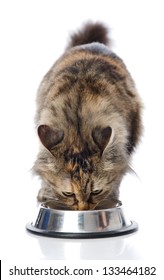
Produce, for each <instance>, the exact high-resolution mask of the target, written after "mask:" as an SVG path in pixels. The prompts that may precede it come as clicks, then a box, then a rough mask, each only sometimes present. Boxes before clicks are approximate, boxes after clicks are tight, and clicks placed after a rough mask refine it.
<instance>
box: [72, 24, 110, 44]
mask: <svg viewBox="0 0 164 280" xmlns="http://www.w3.org/2000/svg"><path fill="white" fill-rule="evenodd" d="M108 34H109V30H108V28H107V27H106V26H105V25H104V24H102V23H100V22H96V23H91V22H88V23H86V24H85V25H84V26H83V28H82V29H81V30H78V31H77V32H76V33H73V34H72V35H71V37H70V42H69V44H68V46H67V49H68V48H72V47H75V46H79V45H84V44H89V43H94V42H98V43H102V44H104V45H108V46H109V45H110V39H109V36H108Z"/></svg>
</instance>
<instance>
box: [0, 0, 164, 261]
mask: <svg viewBox="0 0 164 280" xmlns="http://www.w3.org/2000/svg"><path fill="white" fill-rule="evenodd" d="M162 2H163V1H159V0H156V1H151V0H150V1H146V0H145V1H144V0H134V1H131V0H129V1H128V0H124V1H121V0H120V1H119V0H113V1H110V0H101V1H98V0H94V1H92V0H90V1H89V0H88V1H85V0H83V1H75V0H69V1H66V0H65V1H64V0H60V1H51V0H45V1H42V0H39V1H36V0H31V1H30V0H28V1H23V0H22V1H18V0H15V1H8V0H5V1H1V3H0V21H1V22H0V29H1V31H0V165H1V166H0V172H1V181H0V185H1V189H0V192H1V193H0V207H1V212H0V258H2V259H11V260H13V259H30V260H32V259H35V260H45V259H47V260H53V259H56V260H58V259H62V260H66V259H69V260H74V259H76V260H81V259H85V260H89V259H101V260H107V259H109V260H113V259H115V260H145V261H148V260H151V262H152V261H159V262H160V260H161V258H162V255H163V249H164V241H163V229H164V227H163V188H164V183H163V173H164V171H163V168H164V164H163V158H164V125H163V122H164V102H163V96H164V83H163V82H164V53H163V50H164V40H163V34H164V32H163V30H164V16H163V15H164V8H163V3H162ZM88 19H91V20H94V21H97V20H100V21H103V22H105V23H106V24H107V25H108V26H109V27H110V29H111V37H112V39H113V50H114V51H115V52H116V53H117V54H118V55H119V56H120V57H122V58H123V60H124V61H125V63H126V65H127V67H128V69H129V70H130V72H131V74H132V76H133V78H134V80H135V82H136V85H137V89H138V91H139V93H140V95H141V97H142V100H143V103H144V106H145V109H144V113H143V124H144V127H145V129H144V130H145V132H144V135H143V138H142V143H141V145H140V146H139V148H138V150H137V151H136V153H135V154H134V158H133V162H132V166H133V168H134V170H135V171H136V173H137V175H138V177H137V176H134V175H128V176H126V177H125V179H124V181H123V182H122V186H121V199H122V201H123V203H124V206H126V210H127V212H128V215H129V217H130V219H132V220H135V221H137V222H138V223H139V227H140V229H139V231H138V232H137V233H136V234H133V235H131V236H127V237H119V238H112V239H110V238H107V239H99V240H62V239H49V238H45V237H37V236H32V235H30V234H28V233H27V232H26V231H25V224H26V223H27V222H29V221H31V219H32V217H33V216H34V213H35V212H36V194H37V191H38V188H39V184H40V182H39V181H38V179H37V178H32V177H31V173H30V169H31V167H32V165H33V162H34V160H35V158H36V154H37V150H38V139H37V136H36V132H35V129H34V122H33V118H34V113H35V96H36V91H37V88H38V85H39V83H40V80H41V78H42V76H43V75H44V74H45V73H46V72H47V71H48V69H49V68H50V66H51V65H52V64H53V63H54V61H55V60H56V59H57V58H58V57H59V55H61V54H62V52H63V51H64V48H65V46H66V43H67V39H68V38H69V34H70V32H72V30H76V28H77V27H80V26H81V24H82V23H83V22H85V21H86V20H88Z"/></svg>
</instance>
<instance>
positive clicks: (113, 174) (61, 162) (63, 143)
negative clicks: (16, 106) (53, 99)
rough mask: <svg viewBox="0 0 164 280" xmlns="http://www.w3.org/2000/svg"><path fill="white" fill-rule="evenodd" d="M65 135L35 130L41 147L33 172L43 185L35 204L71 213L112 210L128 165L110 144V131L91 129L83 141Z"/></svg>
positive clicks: (42, 128) (72, 133)
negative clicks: (46, 204)
mask: <svg viewBox="0 0 164 280" xmlns="http://www.w3.org/2000/svg"><path fill="white" fill-rule="evenodd" d="M69 132H70V134H69V133H66V132H65V131H63V130H62V129H60V128H59V127H58V128H57V129H54V128H52V127H50V126H49V125H40V126H39V127H38V135H39V138H40V140H41V143H42V144H43V146H42V151H41V152H40V153H39V156H38V159H37V161H36V163H35V166H34V168H35V171H36V172H37V173H38V174H39V175H40V177H41V178H42V180H43V183H44V185H43V188H42V189H41V191H40V193H39V197H38V200H39V201H45V202H49V205H50V207H54V208H64V209H72V210H88V209H99V208H107V207H113V206H115V205H116V202H117V198H118V187H119V184H120V181H121V179H122V176H123V174H124V173H125V171H126V169H127V165H128V164H127V159H126V157H125V154H124V155H123V154H121V152H120V151H119V149H118V148H117V145H115V143H114V141H113V135H112V134H113V131H112V128H111V127H110V126H107V127H100V126H97V127H94V128H93V129H92V130H91V131H89V132H88V137H85V139H84V138H83V137H82V135H80V136H79V135H78V134H77V131H76V133H75V131H71V129H70V130H69ZM68 134H69V135H68Z"/></svg>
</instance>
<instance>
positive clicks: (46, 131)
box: [38, 125, 64, 150]
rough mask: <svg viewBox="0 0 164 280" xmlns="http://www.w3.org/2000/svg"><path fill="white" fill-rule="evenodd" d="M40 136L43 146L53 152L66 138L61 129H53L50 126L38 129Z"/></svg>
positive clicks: (42, 126) (41, 126)
mask: <svg viewBox="0 0 164 280" xmlns="http://www.w3.org/2000/svg"><path fill="white" fill-rule="evenodd" d="M38 135H39V138H40V140H41V142H42V144H43V145H44V146H45V147H46V148H47V149H48V150H51V149H53V147H55V146H56V145H57V144H59V143H60V142H61V141H62V140H63V138H64V132H63V131H62V130H60V129H52V128H51V127H49V126H48V125H40V126H39V127H38Z"/></svg>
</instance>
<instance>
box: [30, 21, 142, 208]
mask: <svg viewBox="0 0 164 280" xmlns="http://www.w3.org/2000/svg"><path fill="white" fill-rule="evenodd" d="M108 33H109V32H108V28H107V27H106V26H105V25H104V24H103V23H100V22H96V23H92V22H89V23H86V24H85V25H84V26H82V28H81V30H77V32H75V33H73V34H72V35H71V36H70V41H69V43H68V45H67V47H66V50H65V52H64V54H63V55H62V56H61V57H60V58H59V59H58V60H57V61H56V62H55V63H54V65H53V66H52V68H51V69H50V70H49V71H48V73H47V74H46V75H45V76H44V78H43V80H42V82H41V84H40V86H39V89H38V93H37V98H36V105H37V109H36V117H35V123H36V128H37V133H38V136H39V139H40V150H39V153H38V156H37V159H36V162H35V164H34V172H35V173H36V174H37V175H39V176H40V178H41V181H42V186H41V189H40V191H39V193H38V197H37V199H38V201H39V202H43V203H45V205H47V206H49V207H51V208H57V209H70V210H91V209H104V208H112V207H115V206H117V204H118V202H119V187H120V183H121V180H122V178H123V176H124V175H125V174H126V173H127V172H128V171H129V163H130V159H131V155H132V153H133V151H134V150H135V148H136V146H137V144H138V143H139V140H140V138H141V132H142V121H141V111H142V102H141V100H140V97H139V95H138V93H137V91H136V88H135V84H134V81H133V79H132V77H131V75H130V73H129V72H128V70H127V68H126V66H125V64H124V62H123V61H122V59H121V58H119V57H118V56H117V55H116V54H115V53H113V52H112V51H111V48H110V38H109V36H108Z"/></svg>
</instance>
